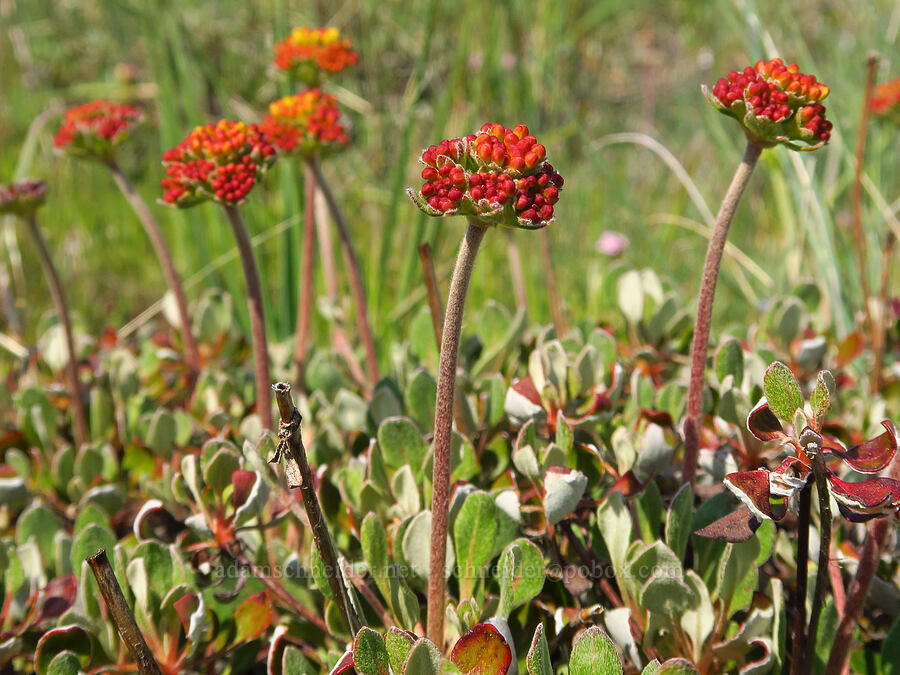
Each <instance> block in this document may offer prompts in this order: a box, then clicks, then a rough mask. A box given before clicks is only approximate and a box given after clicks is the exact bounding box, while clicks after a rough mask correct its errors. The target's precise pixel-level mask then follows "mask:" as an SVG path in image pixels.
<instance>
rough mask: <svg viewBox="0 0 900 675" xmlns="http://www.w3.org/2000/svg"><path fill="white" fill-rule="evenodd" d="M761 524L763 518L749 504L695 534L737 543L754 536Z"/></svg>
mask: <svg viewBox="0 0 900 675" xmlns="http://www.w3.org/2000/svg"><path fill="white" fill-rule="evenodd" d="M761 524H762V520H760V519H759V518H757V517H756V515H754V514H753V512H752V511H751V510H750V507H749V506H742V507H740V508H739V509H738V510H737V511H735V512H734V513H729V514H728V515H727V516H724V517H722V518H719V519H718V520H716V521H713V522H712V523H710V524H709V525H707V526H706V527H703V528H700V529H699V530H697V531H696V532H694V534H698V535H700V536H701V537H706V538H707V539H722V540H724V541H728V542H731V543H732V544H737V543H740V542H742V541H747V540H748V539H749V538H750V537H752V536H753V535H754V534H755V533H756V530H757V529H759V526H760V525H761Z"/></svg>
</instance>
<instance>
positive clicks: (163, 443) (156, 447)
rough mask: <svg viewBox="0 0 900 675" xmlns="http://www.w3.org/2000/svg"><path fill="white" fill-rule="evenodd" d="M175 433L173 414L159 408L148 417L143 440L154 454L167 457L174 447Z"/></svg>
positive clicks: (170, 454)
mask: <svg viewBox="0 0 900 675" xmlns="http://www.w3.org/2000/svg"><path fill="white" fill-rule="evenodd" d="M175 433H176V425H175V416H174V415H173V414H172V413H171V412H170V411H168V410H166V409H165V408H159V409H157V411H156V412H155V413H153V417H152V418H150V426H149V427H148V428H147V438H146V439H145V440H146V442H147V445H148V446H150V449H151V450H152V451H153V453H154V454H155V455H157V456H159V457H165V458H169V457H171V456H172V449H173V448H174V447H175Z"/></svg>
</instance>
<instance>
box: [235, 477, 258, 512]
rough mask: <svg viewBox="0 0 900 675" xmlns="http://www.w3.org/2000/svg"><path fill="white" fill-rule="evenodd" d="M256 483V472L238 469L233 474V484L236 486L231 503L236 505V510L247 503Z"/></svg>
mask: <svg viewBox="0 0 900 675" xmlns="http://www.w3.org/2000/svg"><path fill="white" fill-rule="evenodd" d="M255 482H256V472H254V471H245V470H244V469H238V470H237V471H233V472H232V473H231V484H232V485H233V486H234V492H233V493H232V495H231V503H232V504H234V506H235V508H237V507H239V506H241V505H242V504H243V503H244V502H245V501H247V497H249V496H250V491H251V490H252V489H253V484H254V483H255Z"/></svg>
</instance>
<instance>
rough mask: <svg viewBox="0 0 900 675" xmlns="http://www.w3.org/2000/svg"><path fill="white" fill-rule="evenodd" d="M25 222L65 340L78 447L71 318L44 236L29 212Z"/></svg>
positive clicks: (80, 409) (79, 407)
mask: <svg viewBox="0 0 900 675" xmlns="http://www.w3.org/2000/svg"><path fill="white" fill-rule="evenodd" d="M25 224H26V226H27V228H28V234H29V235H30V236H31V239H32V241H33V242H34V247H35V248H36V249H37V252H38V258H39V259H40V261H41V267H43V268H44V276H45V277H46V278H47V283H48V284H49V285H50V297H51V298H52V299H53V304H54V305H55V309H56V313H57V315H58V316H59V322H60V324H62V329H63V335H64V337H65V340H66V351H67V352H68V356H69V358H68V360H67V361H66V379H68V380H69V393H70V395H71V396H72V418H73V422H74V429H73V431H74V435H75V442H76V443H77V444H78V445H79V446H80V445H83V444H84V443H87V441H88V440H89V435H88V426H87V417H86V416H85V412H84V401H83V399H82V396H81V383H80V382H79V381H78V360H77V356H76V355H75V340H74V338H73V337H72V320H71V318H70V317H69V306H68V305H67V304H66V296H65V293H64V292H63V286H62V282H61V281H60V280H59V274H58V273H57V271H56V266H55V265H54V264H53V258H52V257H51V256H50V249H49V248H48V246H47V241H46V240H45V239H44V235H43V234H41V228H40V227H38V222H37V218H36V217H35V216H34V215H33V214H32V215H31V216H29V217H28V218H27V219H26V220H25Z"/></svg>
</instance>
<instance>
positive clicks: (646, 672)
mask: <svg viewBox="0 0 900 675" xmlns="http://www.w3.org/2000/svg"><path fill="white" fill-rule="evenodd" d="M658 672H659V659H653V660H652V661H651V662H650V663H648V664H647V665H646V666H644V669H643V670H642V671H641V675H656V673H658Z"/></svg>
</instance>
